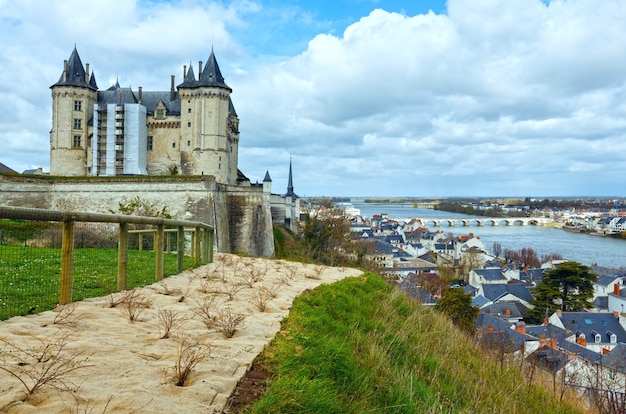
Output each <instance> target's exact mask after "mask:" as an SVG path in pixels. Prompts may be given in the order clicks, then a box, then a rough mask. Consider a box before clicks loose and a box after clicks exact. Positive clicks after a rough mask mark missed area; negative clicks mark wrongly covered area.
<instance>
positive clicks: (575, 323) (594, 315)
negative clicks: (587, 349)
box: [559, 312, 626, 343]
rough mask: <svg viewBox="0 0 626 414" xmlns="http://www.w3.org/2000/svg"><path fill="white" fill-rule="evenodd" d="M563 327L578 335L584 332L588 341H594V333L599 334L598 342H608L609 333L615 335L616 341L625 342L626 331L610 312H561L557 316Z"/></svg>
mask: <svg viewBox="0 0 626 414" xmlns="http://www.w3.org/2000/svg"><path fill="white" fill-rule="evenodd" d="M559 319H560V320H561V323H562V324H563V326H564V327H565V329H567V330H569V331H571V332H572V333H574V334H576V336H577V337H578V336H580V334H581V333H582V334H584V335H585V338H586V339H587V342H588V343H593V342H594V339H593V338H594V337H595V335H596V333H599V334H600V335H601V342H600V343H610V333H611V332H612V333H614V334H615V335H616V336H617V342H618V343H619V342H626V331H624V328H623V327H622V325H621V324H620V323H619V319H618V317H615V315H614V314H613V313H610V312H562V313H561V316H559Z"/></svg>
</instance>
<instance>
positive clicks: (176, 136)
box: [0, 47, 300, 256]
mask: <svg viewBox="0 0 626 414" xmlns="http://www.w3.org/2000/svg"><path fill="white" fill-rule="evenodd" d="M50 88H51V90H52V129H51V131H50V177H43V176H34V175H31V176H23V177H19V176H15V175H10V174H0V199H2V200H3V202H2V203H3V204H4V205H9V206H11V205H13V206H22V207H34V208H45V209H53V210H62V211H93V212H100V213H106V212H110V211H112V210H115V209H116V208H117V207H118V206H119V205H121V204H122V203H124V202H127V201H129V200H131V199H133V198H135V197H140V198H141V199H142V200H143V201H145V202H146V203H149V204H152V205H154V206H158V207H163V206H165V207H167V208H168V212H169V213H170V214H171V216H172V217H173V218H178V219H187V220H193V221H201V222H204V223H207V224H210V225H212V226H214V228H215V243H216V248H217V251H220V252H231V253H244V254H248V255H252V256H271V255H272V254H273V252H274V240H273V231H272V223H280V224H282V225H285V226H287V227H289V228H291V229H292V230H295V226H296V222H297V219H298V215H299V210H300V201H299V198H298V196H297V195H296V194H295V193H294V191H293V182H292V174H291V161H290V163H289V184H288V187H287V193H286V194H283V195H278V194H273V193H272V181H271V178H270V176H269V172H267V173H266V175H265V179H264V180H263V182H262V183H251V182H250V180H249V179H248V178H247V177H246V176H245V175H244V174H243V173H242V172H241V171H239V169H238V166H237V163H238V150H239V118H238V116H237V113H236V111H235V107H234V105H233V102H232V101H231V98H230V94H231V92H232V89H231V88H230V87H229V86H228V85H227V84H226V83H225V81H224V77H223V76H222V73H221V71H220V68H219V66H218V64H217V60H216V58H215V54H214V53H213V51H211V54H210V56H209V59H208V61H207V63H206V65H205V66H204V67H203V65H202V62H199V64H198V76H197V77H196V76H195V74H194V70H193V68H192V67H189V68H187V67H186V66H184V67H183V82H182V83H180V84H178V85H175V77H174V76H171V85H170V90H169V91H144V90H143V88H142V87H139V88H138V89H137V90H136V91H133V90H132V89H131V88H122V87H120V85H119V82H116V84H115V85H113V86H112V87H110V88H109V89H107V90H99V89H98V85H97V83H96V77H95V75H94V74H93V72H91V71H90V68H89V64H87V65H85V66H83V63H82V61H81V59H80V56H79V55H78V51H77V50H76V47H74V50H73V51H72V53H71V54H70V57H69V59H67V60H66V61H65V62H64V65H63V71H62V73H61V76H60V78H59V80H58V81H57V82H56V83H55V84H53V85H52V86H51V87H50ZM159 209H160V208H159Z"/></svg>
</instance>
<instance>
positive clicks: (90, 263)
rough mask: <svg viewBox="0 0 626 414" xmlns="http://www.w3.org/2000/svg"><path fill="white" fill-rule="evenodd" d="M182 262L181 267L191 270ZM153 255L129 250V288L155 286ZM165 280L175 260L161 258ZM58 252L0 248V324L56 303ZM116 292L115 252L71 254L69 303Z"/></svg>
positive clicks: (189, 260) (173, 269) (189, 263)
mask: <svg viewBox="0 0 626 414" xmlns="http://www.w3.org/2000/svg"><path fill="white" fill-rule="evenodd" d="M194 265H195V262H194V259H193V258H191V257H188V256H185V261H184V267H185V268H190V267H194ZM154 269H155V255H154V252H152V251H145V250H144V251H138V250H129V252H128V276H127V284H128V286H127V287H128V288H129V289H132V288H133V287H137V286H146V285H149V284H152V283H154V282H155V270H154ZM163 269H164V273H165V275H166V276H171V275H175V274H177V256H176V254H165V255H164V265H163ZM60 274H61V251H60V249H52V248H43V247H23V246H7V245H0V320H4V319H7V318H9V317H11V316H17V315H24V314H27V313H36V312H42V311H45V310H50V309H53V308H54V307H55V306H56V305H57V304H58V303H59V289H60ZM116 290H117V249H75V250H74V280H73V290H72V299H73V300H74V301H78V300H81V299H85V298H90V297H97V296H106V295H107V294H109V293H111V292H115V291H116Z"/></svg>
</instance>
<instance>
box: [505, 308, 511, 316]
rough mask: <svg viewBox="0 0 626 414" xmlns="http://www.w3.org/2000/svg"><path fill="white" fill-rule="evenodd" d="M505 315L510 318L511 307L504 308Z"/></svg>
mask: <svg viewBox="0 0 626 414" xmlns="http://www.w3.org/2000/svg"><path fill="white" fill-rule="evenodd" d="M504 316H506V317H507V318H510V317H511V309H509V308H506V309H505V310H504Z"/></svg>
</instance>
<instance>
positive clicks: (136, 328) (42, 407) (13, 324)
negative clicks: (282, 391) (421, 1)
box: [0, 254, 361, 413]
mask: <svg viewBox="0 0 626 414" xmlns="http://www.w3.org/2000/svg"><path fill="white" fill-rule="evenodd" d="M360 274H361V272H360V271H358V270H355V269H345V268H325V267H321V266H314V265H302V264H297V263H291V262H285V261H273V260H265V259H254V258H240V257H237V256H234V255H227V254H217V255H216V257H215V263H213V264H210V265H207V266H203V267H201V268H198V269H194V270H188V271H185V272H183V273H182V274H180V275H178V276H174V277H170V278H167V279H166V280H165V281H164V282H162V283H155V284H154V285H152V286H148V287H145V288H141V289H137V290H136V291H135V292H134V297H133V298H132V299H127V300H126V301H124V300H123V298H124V296H125V295H124V292H122V293H117V294H114V295H111V296H108V297H104V298H94V299H88V300H85V301H82V302H78V303H76V304H75V306H69V305H66V306H65V307H64V308H62V309H61V308H58V309H56V310H55V311H49V312H43V313H40V314H37V315H30V316H24V317H15V318H11V319H9V320H7V321H4V322H0V366H2V367H4V368H5V369H7V370H9V371H10V372H12V373H14V374H15V375H11V374H10V373H9V372H6V371H5V370H0V412H3V413H4V412H6V413H104V412H106V413H195V412H202V413H219V412H222V411H223V410H224V408H225V407H224V406H225V404H226V402H227V399H228V397H229V395H230V394H231V392H232V391H233V390H234V388H235V386H236V384H237V381H238V380H239V379H240V378H241V377H242V376H243V374H244V373H245V372H246V370H247V369H248V367H249V366H250V365H251V364H252V361H253V360H254V358H255V357H256V356H257V355H258V354H259V353H260V352H261V350H262V349H263V347H264V346H265V344H266V343H268V342H269V341H270V340H271V339H272V338H273V337H274V335H276V333H277V332H278V331H279V329H280V322H281V320H282V319H283V318H284V317H285V316H287V315H288V313H289V309H290V307H291V304H292V302H293V300H294V298H295V297H297V296H298V295H300V294H301V293H302V292H303V291H305V290H306V289H312V288H314V287H316V286H318V285H320V284H321V283H332V282H334V281H337V280H340V279H343V278H346V277H350V276H358V275H360ZM258 279H262V280H258ZM235 286H238V287H235ZM273 294H275V297H271V296H272V295H273ZM260 295H265V296H260ZM231 296H232V299H230V297H231ZM266 296H267V297H268V298H269V299H268V301H267V304H266V309H265V311H263V312H262V311H260V310H259V297H266ZM229 299H230V300H229ZM119 301H121V302H122V303H119V304H117V305H116V306H112V304H113V303H115V302H119ZM142 302H145V303H146V304H147V305H148V307H144V306H142ZM129 303H130V306H129V305H128V304H129ZM203 308H204V309H205V310H206V311H207V312H206V313H208V317H203V316H200V315H201V314H202V313H203V312H202V311H201V309H203ZM131 314H132V315H134V316H135V318H136V320H135V321H131ZM199 314H200V315H199ZM168 315H169V316H170V318H173V319H174V320H175V322H174V323H173V327H172V329H171V331H170V336H169V338H164V339H162V338H161V336H163V334H164V332H165V323H164V322H162V319H163V318H165V319H166V318H167V316H168ZM239 316H241V317H243V318H244V319H243V321H242V322H241V323H239V324H238V325H237V326H236V332H235V334H234V335H233V336H232V337H231V338H227V337H226V335H225V334H224V333H223V329H222V328H221V327H220V326H219V324H220V322H225V321H228V320H232V319H233V318H236V317H239ZM205 322H208V324H207V323H205ZM182 338H187V339H188V343H189V344H191V346H190V347H189V348H187V350H186V351H181V349H182V348H181V346H180V344H181V343H182ZM198 344H201V345H198ZM59 346H61V348H59ZM193 352H196V354H195V355H197V357H195V358H194V357H193V356H192V357H191V358H187V359H185V357H186V356H188V355H193V354H192V353H193ZM42 355H44V357H43V358H42ZM180 355H182V358H180V359H182V362H181V363H177V361H178V360H179V356H180ZM37 359H41V360H42V361H40V362H37V361H36V360H37ZM189 359H191V360H194V359H196V360H197V365H195V366H193V367H192V369H191V372H190V375H189V377H188V379H187V381H186V383H185V385H184V386H176V382H177V374H176V372H177V366H179V367H181V368H184V367H186V366H187V365H188V363H187V362H186V361H189ZM68 368H70V369H73V371H71V372H68V373H63V370H66V369H68ZM55 370H56V371H55ZM18 377H19V378H18ZM41 378H44V379H45V378H52V380H51V381H49V382H48V383H46V384H44V385H43V386H42V387H41V388H40V389H39V390H37V391H36V392H34V393H33V394H31V395H27V393H26V386H25V385H23V384H22V383H21V382H20V379H22V380H23V381H24V382H25V383H26V385H27V386H28V387H32V386H33V384H35V383H36V382H38V380H39V379H41ZM55 379H58V380H59V381H55Z"/></svg>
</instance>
